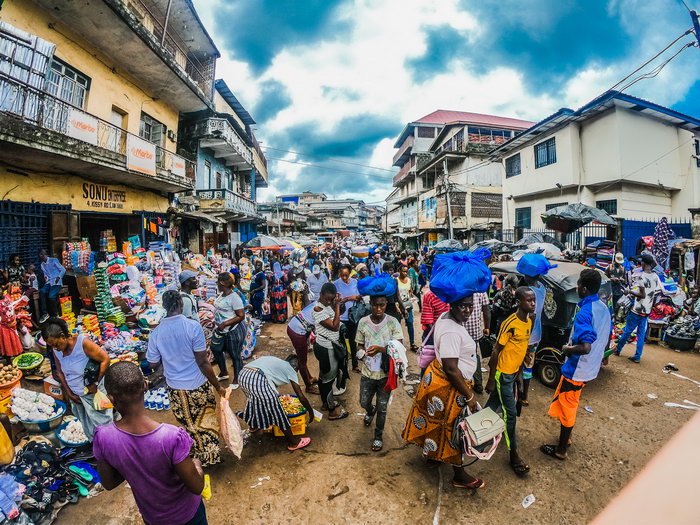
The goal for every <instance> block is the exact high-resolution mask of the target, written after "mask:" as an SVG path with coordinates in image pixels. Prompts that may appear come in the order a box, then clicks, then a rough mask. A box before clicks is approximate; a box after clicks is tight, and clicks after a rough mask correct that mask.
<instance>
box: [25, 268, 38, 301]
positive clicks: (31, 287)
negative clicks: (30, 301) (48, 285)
mask: <svg viewBox="0 0 700 525" xmlns="http://www.w3.org/2000/svg"><path fill="white" fill-rule="evenodd" d="M25 279H26V282H27V290H26V291H25V295H27V297H30V295H29V294H30V293H31V294H33V293H34V292H35V291H36V290H38V289H39V279H38V278H37V276H36V266H34V265H33V264H30V265H29V266H28V267H27V273H26V274H25Z"/></svg>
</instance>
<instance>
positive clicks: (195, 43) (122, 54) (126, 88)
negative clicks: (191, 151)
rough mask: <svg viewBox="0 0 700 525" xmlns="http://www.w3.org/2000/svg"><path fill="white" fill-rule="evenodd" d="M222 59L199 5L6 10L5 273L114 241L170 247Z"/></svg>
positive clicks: (0, 169) (0, 13) (1, 195)
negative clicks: (176, 197) (13, 263)
mask: <svg viewBox="0 0 700 525" xmlns="http://www.w3.org/2000/svg"><path fill="white" fill-rule="evenodd" d="M218 56H219V52H218V50H217V48H216V46H215V45H214V43H213V41H212V40H211V38H210V36H209V35H208V33H207V32H206V30H205V28H204V27H203V25H202V23H201V21H200V20H199V18H198V16H197V14H196V12H195V10H194V7H193V6H192V3H191V1H190V0H74V1H71V2H65V1H61V0H5V2H3V3H2V6H1V8H0V261H1V260H2V259H5V258H6V257H7V255H9V253H15V252H16V253H20V254H21V256H22V259H23V262H30V261H34V260H35V258H36V250H37V249H38V248H41V247H47V246H48V244H49V239H51V240H52V241H53V246H52V248H53V251H54V252H56V251H58V250H60V249H61V245H62V243H63V242H64V241H65V240H70V239H79V238H82V237H86V238H88V239H89V240H90V242H91V243H92V244H93V249H97V247H96V245H97V243H98V239H99V236H100V234H101V232H102V231H104V230H107V229H111V230H113V232H114V234H115V235H116V236H117V239H118V241H119V242H121V241H123V240H126V237H128V236H130V235H139V236H140V237H141V240H142V242H148V241H149V240H157V239H162V240H165V238H166V236H165V233H166V232H165V229H166V227H167V220H168V217H167V214H166V212H167V210H168V206H169V203H170V202H171V200H172V196H173V194H175V193H177V192H182V191H188V190H193V189H194V188H195V180H196V163H194V162H192V161H190V160H188V159H186V158H184V157H183V156H181V155H178V154H177V148H178V125H179V120H180V117H181V115H182V114H185V113H193V112H198V111H204V110H213V108H214V103H213V98H212V97H213V94H214V78H215V64H216V59H217V58H218ZM0 264H1V263H0Z"/></svg>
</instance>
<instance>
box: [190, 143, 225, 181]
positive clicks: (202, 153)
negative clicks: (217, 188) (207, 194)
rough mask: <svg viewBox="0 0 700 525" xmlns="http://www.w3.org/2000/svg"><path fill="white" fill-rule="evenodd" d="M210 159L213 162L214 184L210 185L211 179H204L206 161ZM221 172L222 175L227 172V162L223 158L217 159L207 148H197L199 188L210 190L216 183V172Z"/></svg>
mask: <svg viewBox="0 0 700 525" xmlns="http://www.w3.org/2000/svg"><path fill="white" fill-rule="evenodd" d="M205 161H209V163H210V164H211V173H212V184H211V186H210V185H209V181H206V180H204V177H205V169H204V162H205ZM217 171H218V172H220V173H221V175H222V177H223V175H224V173H225V172H226V164H225V163H224V161H222V160H221V159H217V158H216V157H214V155H212V154H211V153H209V150H207V149H205V148H199V147H198V148H197V189H198V190H208V189H210V188H211V187H213V186H214V185H215V184H216V178H215V177H216V172H217Z"/></svg>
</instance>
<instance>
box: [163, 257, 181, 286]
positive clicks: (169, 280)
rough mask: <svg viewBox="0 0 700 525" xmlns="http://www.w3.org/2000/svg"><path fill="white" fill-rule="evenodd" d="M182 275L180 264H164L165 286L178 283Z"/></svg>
mask: <svg viewBox="0 0 700 525" xmlns="http://www.w3.org/2000/svg"><path fill="white" fill-rule="evenodd" d="M179 275H180V263H176V262H165V263H163V284H164V285H165V286H168V285H171V284H173V283H178V282H179V281H178V276H179Z"/></svg>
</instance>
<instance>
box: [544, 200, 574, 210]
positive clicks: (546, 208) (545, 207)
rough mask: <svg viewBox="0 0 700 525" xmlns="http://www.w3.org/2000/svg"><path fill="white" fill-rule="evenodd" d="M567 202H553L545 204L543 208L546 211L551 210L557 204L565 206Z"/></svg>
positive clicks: (557, 205)
mask: <svg viewBox="0 0 700 525" xmlns="http://www.w3.org/2000/svg"><path fill="white" fill-rule="evenodd" d="M567 204H569V203H568V202H553V203H551V204H545V206H544V209H545V210H546V211H549V210H553V209H554V208H557V207H559V206H566V205H567Z"/></svg>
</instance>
